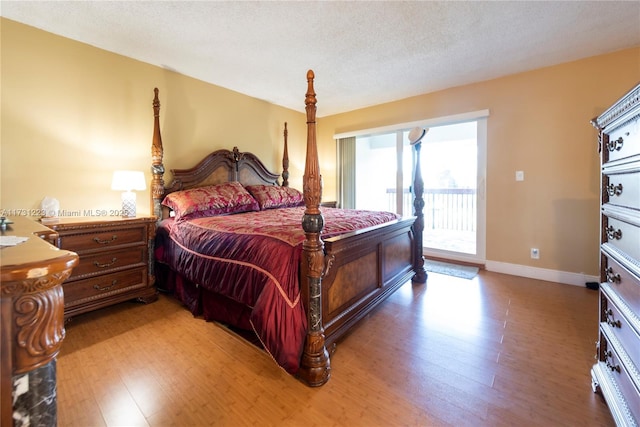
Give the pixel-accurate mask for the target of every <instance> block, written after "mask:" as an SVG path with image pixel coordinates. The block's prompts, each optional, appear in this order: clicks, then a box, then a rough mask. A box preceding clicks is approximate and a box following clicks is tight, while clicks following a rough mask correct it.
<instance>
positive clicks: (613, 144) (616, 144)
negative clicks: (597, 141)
mask: <svg viewBox="0 0 640 427" xmlns="http://www.w3.org/2000/svg"><path fill="white" fill-rule="evenodd" d="M623 144H624V140H623V139H622V137H620V138H618V139H615V140H613V141H609V142H608V143H607V148H608V149H609V151H620V150H621V149H622V145H623Z"/></svg>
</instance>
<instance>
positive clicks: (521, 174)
mask: <svg viewBox="0 0 640 427" xmlns="http://www.w3.org/2000/svg"><path fill="white" fill-rule="evenodd" d="M516 181H524V171H516Z"/></svg>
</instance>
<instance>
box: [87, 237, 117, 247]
mask: <svg viewBox="0 0 640 427" xmlns="http://www.w3.org/2000/svg"><path fill="white" fill-rule="evenodd" d="M117 238H118V236H116V235H115V234H114V235H113V236H111V240H100V239H98V238H97V237H94V238H93V241H94V242H96V243H100V244H101V245H107V244H109V243H112V242H115V241H116V239H117Z"/></svg>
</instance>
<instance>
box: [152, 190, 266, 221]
mask: <svg viewBox="0 0 640 427" xmlns="http://www.w3.org/2000/svg"><path fill="white" fill-rule="evenodd" d="M162 204H163V205H165V206H168V207H170V208H171V209H173V211H174V212H175V218H176V220H179V219H181V218H187V217H189V218H197V217H202V216H212V215H224V214H232V213H239V212H248V211H257V210H260V206H259V205H258V202H256V200H255V199H254V198H253V197H251V194H249V192H248V191H247V190H245V188H244V187H243V186H242V184H240V183H239V182H226V183H224V184H218V185H210V186H207V187H199V188H193V189H190V190H183V191H176V192H173V193H170V194H169V195H167V196H166V197H165V198H164V200H163V201H162Z"/></svg>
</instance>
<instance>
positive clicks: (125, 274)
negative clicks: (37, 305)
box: [48, 217, 158, 318]
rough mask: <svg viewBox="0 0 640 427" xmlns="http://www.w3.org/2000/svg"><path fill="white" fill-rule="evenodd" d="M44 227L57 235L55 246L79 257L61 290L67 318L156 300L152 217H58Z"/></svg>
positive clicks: (153, 224)
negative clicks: (100, 309)
mask: <svg viewBox="0 0 640 427" xmlns="http://www.w3.org/2000/svg"><path fill="white" fill-rule="evenodd" d="M48 226H49V227H50V228H52V229H53V230H55V231H56V232H57V233H58V238H57V240H56V246H58V247H59V248H61V249H67V250H70V251H73V252H76V253H77V254H78V255H79V256H80V264H78V266H77V267H76V268H75V269H74V270H73V274H72V275H71V277H70V278H69V279H68V280H67V281H66V282H64V285H63V288H64V315H65V317H66V318H69V317H71V316H74V315H76V314H80V313H84V312H87V311H91V310H95V309H98V308H102V307H105V306H108V305H112V304H115V303H119V302H122V301H127V300H131V299H137V300H139V301H142V302H145V303H146V302H152V301H155V300H156V299H157V298H158V296H157V292H156V288H155V286H154V277H153V265H152V262H151V259H152V254H151V250H152V249H151V245H152V243H153V237H154V233H155V218H153V217H148V218H118V217H113V218H104V219H101V218H100V219H96V218H63V219H61V220H60V221H58V222H56V223H53V224H49V225H48Z"/></svg>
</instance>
